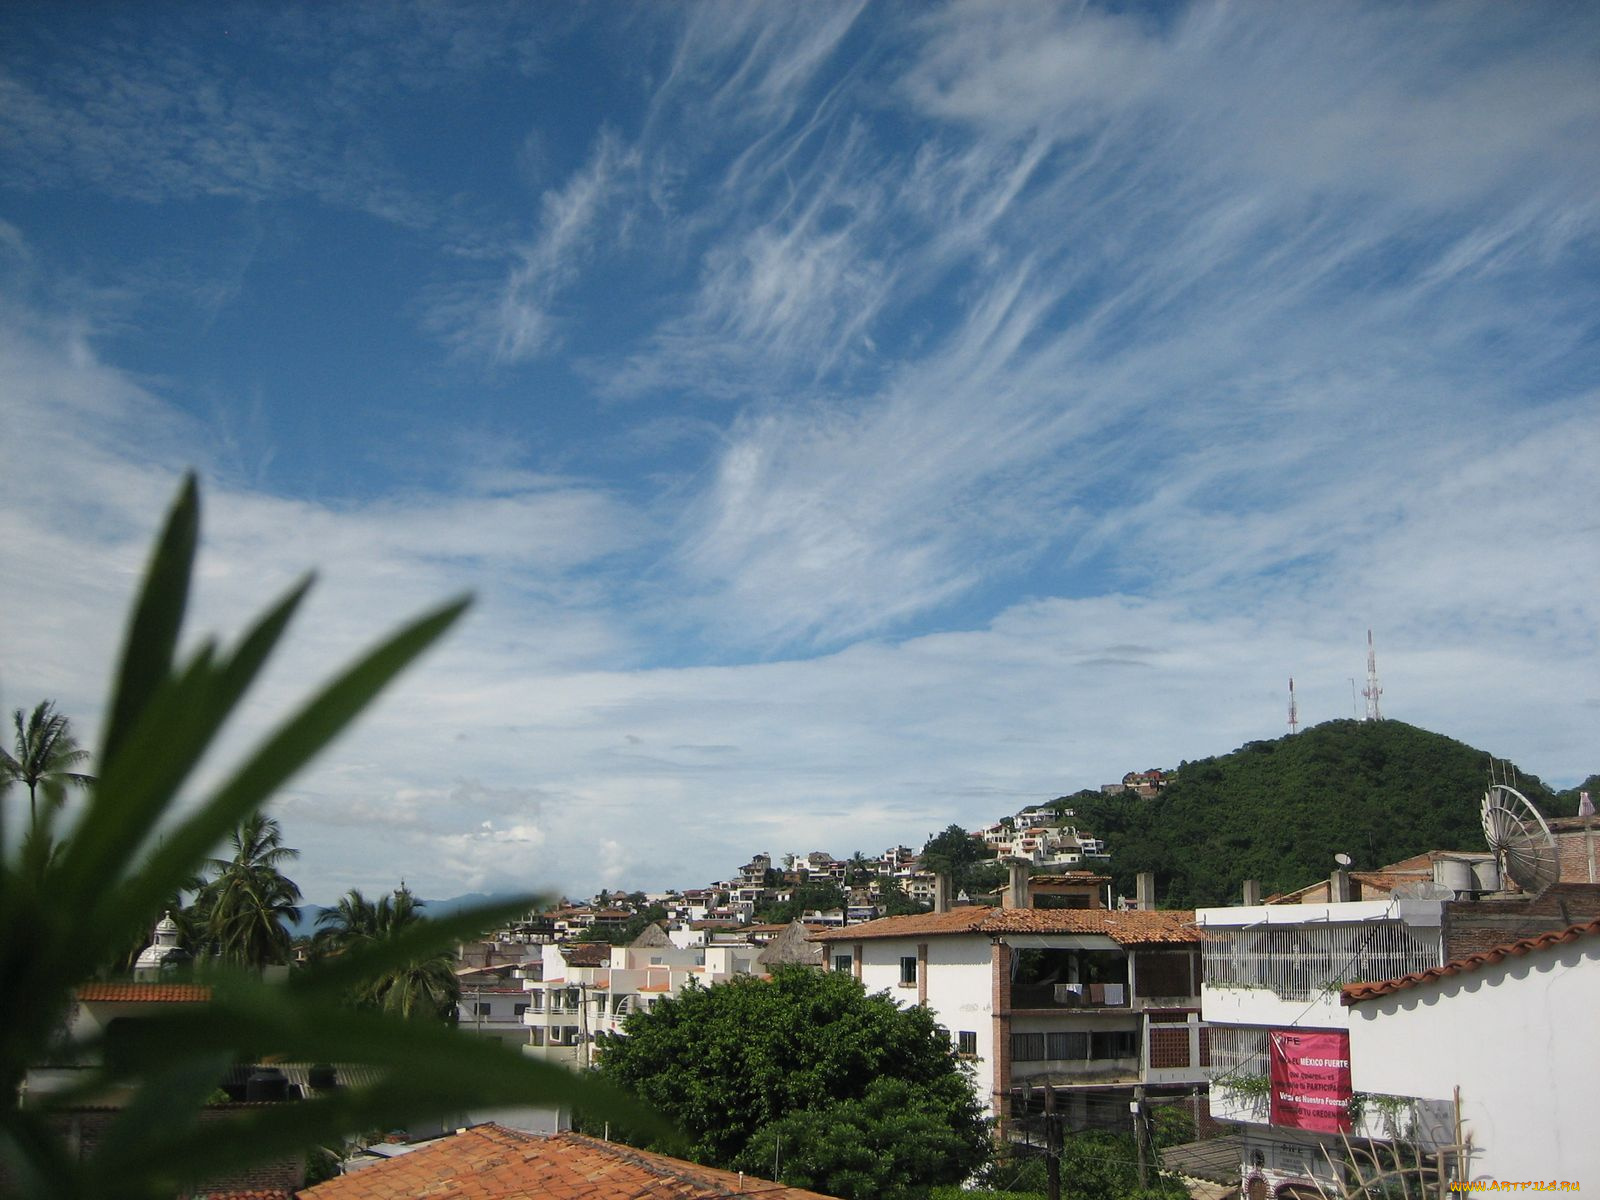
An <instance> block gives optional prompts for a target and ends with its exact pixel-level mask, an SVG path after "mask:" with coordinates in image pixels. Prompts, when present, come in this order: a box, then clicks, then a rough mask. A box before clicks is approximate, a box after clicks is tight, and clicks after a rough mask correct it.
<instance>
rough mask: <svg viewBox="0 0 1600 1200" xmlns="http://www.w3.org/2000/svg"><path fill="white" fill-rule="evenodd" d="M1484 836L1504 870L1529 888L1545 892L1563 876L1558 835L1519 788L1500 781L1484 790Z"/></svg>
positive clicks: (1501, 871) (1536, 892)
mask: <svg viewBox="0 0 1600 1200" xmlns="http://www.w3.org/2000/svg"><path fill="white" fill-rule="evenodd" d="M1482 815H1483V836H1484V838H1485V839H1486V840H1487V841H1488V843H1489V849H1490V850H1492V851H1493V852H1494V858H1495V862H1496V863H1498V864H1499V867H1500V873H1501V874H1502V875H1504V876H1509V877H1510V878H1511V880H1512V881H1513V882H1515V883H1516V885H1517V886H1518V887H1520V888H1521V889H1522V890H1523V891H1525V892H1532V893H1534V894H1535V895H1537V894H1539V893H1540V892H1543V891H1544V890H1545V889H1546V888H1548V887H1549V886H1550V885H1551V884H1553V883H1555V882H1556V881H1557V880H1559V879H1560V878H1561V860H1560V857H1559V855H1558V852H1557V850H1556V839H1555V835H1554V834H1552V833H1551V832H1550V826H1548V825H1546V824H1545V823H1544V818H1543V817H1541V816H1540V815H1539V810H1538V809H1536V808H1535V807H1534V806H1533V805H1532V804H1530V803H1529V802H1528V798H1527V797H1526V796H1524V795H1523V794H1522V793H1521V792H1519V791H1517V789H1516V788H1514V787H1510V786H1508V785H1506V784H1504V783H1497V784H1495V785H1494V786H1493V787H1491V788H1490V789H1489V790H1488V791H1487V792H1485V793H1484V794H1483V806H1482Z"/></svg>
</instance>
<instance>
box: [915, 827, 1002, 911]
mask: <svg viewBox="0 0 1600 1200" xmlns="http://www.w3.org/2000/svg"><path fill="white" fill-rule="evenodd" d="M994 856H995V852H994V850H993V849H991V848H990V847H989V846H987V845H985V844H984V843H983V842H981V841H979V840H978V839H977V838H975V837H973V836H972V835H971V834H970V833H968V832H967V831H966V830H965V829H963V828H961V826H959V825H950V826H947V827H946V828H945V830H944V831H943V832H942V833H936V834H934V835H933V836H932V837H930V838H929V839H928V842H927V844H926V845H925V846H923V847H922V869H923V870H924V871H932V872H934V873H935V874H938V875H944V876H947V877H948V878H949V880H950V891H951V894H952V895H954V894H955V893H957V892H961V891H966V892H967V893H968V894H969V895H970V894H971V893H973V892H975V891H982V890H985V885H986V884H988V882H989V874H988V873H987V872H985V871H984V870H983V868H984V866H985V865H986V864H987V863H989V862H990V861H991V860H992V859H993V858H994ZM991 886H992V885H991Z"/></svg>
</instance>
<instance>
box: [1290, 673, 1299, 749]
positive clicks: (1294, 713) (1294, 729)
mask: <svg viewBox="0 0 1600 1200" xmlns="http://www.w3.org/2000/svg"><path fill="white" fill-rule="evenodd" d="M1299 732H1300V707H1299V705H1297V704H1295V702H1294V676H1293V675H1291V676H1289V735H1290V736H1291V737H1293V736H1294V735H1295V734H1297V733H1299Z"/></svg>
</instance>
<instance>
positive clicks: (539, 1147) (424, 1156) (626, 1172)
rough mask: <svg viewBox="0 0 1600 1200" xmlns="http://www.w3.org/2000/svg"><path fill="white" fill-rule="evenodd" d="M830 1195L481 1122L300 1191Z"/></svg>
mask: <svg viewBox="0 0 1600 1200" xmlns="http://www.w3.org/2000/svg"><path fill="white" fill-rule="evenodd" d="M741 1191H742V1192H743V1193H744V1194H745V1195H759V1196H764V1197H767V1198H768V1200H823V1198H822V1197H819V1196H818V1194H817V1193H816V1192H808V1191H803V1190H802V1189H800V1188H792V1187H784V1186H783V1185H782V1184H776V1183H769V1182H767V1181H766V1180H762V1179H757V1178H755V1177H754V1176H751V1175H746V1176H744V1178H743V1180H742V1187H741V1179H740V1177H739V1176H738V1175H737V1174H735V1173H734V1172H732V1171H718V1170H715V1169H714V1168H711V1167H702V1166H697V1165H696V1164H694V1163H688V1162H684V1161H683V1160H681V1159H677V1158H668V1157H666V1156H665V1155H662V1154H651V1153H649V1152H647V1151H644V1150H635V1149H634V1148H633V1147H631V1146H619V1145H617V1144H616V1143H614V1142H601V1141H596V1140H595V1139H594V1138H587V1137H583V1136H581V1135H580V1134H576V1133H562V1134H557V1135H555V1136H554V1137H536V1136H534V1135H532V1134H526V1133H518V1132H516V1131H515V1130H511V1129H505V1128H503V1127H501V1126H499V1125H479V1126H478V1127H477V1128H475V1129H468V1130H465V1131H463V1132H461V1133H458V1134H456V1135H455V1136H454V1137H448V1138H441V1139H440V1140H438V1141H437V1142H434V1143H432V1144H431V1145H427V1146H422V1147H420V1148H418V1149H416V1150H413V1151H411V1153H409V1154H403V1155H400V1156H399V1157H397V1158H392V1159H390V1160H388V1161H387V1162H382V1163H378V1164H376V1165H374V1166H370V1167H363V1168H362V1169H361V1170H359V1171H353V1172H351V1173H350V1174H349V1175H342V1176H340V1177H339V1178H338V1179H330V1180H328V1182H326V1183H320V1184H318V1185H317V1186H316V1187H313V1188H307V1189H305V1190H304V1191H302V1192H300V1193H299V1195H300V1198H301V1200H410V1198H412V1197H417V1196H427V1197H430V1198H432V1200H491V1198H492V1200H535V1198H536V1197H537V1198H540V1200H542V1198H544V1197H552V1198H555V1200H620V1198H626V1200H721V1198H722V1197H724V1196H735V1195H738V1194H740V1192H741Z"/></svg>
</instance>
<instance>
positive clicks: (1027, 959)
mask: <svg viewBox="0 0 1600 1200" xmlns="http://www.w3.org/2000/svg"><path fill="white" fill-rule="evenodd" d="M1080 886H1081V888H1082V895H1083V897H1084V899H1085V901H1086V906H1085V907H1081V908H1043V907H1037V906H1036V904H1035V900H1036V897H1035V895H1034V894H1033V893H1032V892H1031V891H1030V890H1029V888H1028V881H1027V878H1026V871H1025V866H1024V865H1023V864H1021V863H1013V864H1012V883H1011V886H1010V888H1008V889H1007V893H1006V898H1005V904H1004V906H1003V907H1001V908H992V907H987V906H967V907H957V908H952V909H948V910H947V911H943V912H930V913H921V914H916V915H911V916H904V917H886V918H883V919H881V920H877V921H869V922H867V923H865V924H863V925H854V926H849V927H847V928H845V929H840V930H829V931H826V932H824V933H820V934H816V935H814V937H813V940H814V941H818V942H821V943H822V945H823V947H824V949H825V951H826V955H827V958H826V963H827V965H828V966H829V967H830V968H831V969H833V970H839V971H849V972H850V973H851V974H852V975H854V976H855V978H857V979H859V980H860V981H861V982H862V983H863V984H864V985H865V986H866V987H867V989H868V990H869V991H879V990H886V991H887V992H888V993H889V994H890V995H891V996H892V997H894V998H896V999H897V1000H899V1001H900V1002H901V1003H903V1004H907V1005H910V1004H920V1005H923V1006H925V1007H927V1008H929V1009H931V1010H932V1011H933V1013H934V1015H935V1017H936V1018H937V1019H938V1021H939V1023H940V1024H941V1025H943V1026H944V1027H945V1028H946V1029H947V1030H949V1031H950V1037H951V1040H952V1042H953V1043H954V1045H955V1047H956V1049H957V1051H958V1053H960V1054H961V1055H962V1056H963V1057H964V1058H966V1059H968V1060H969V1061H970V1062H971V1063H972V1065H973V1068H974V1071H975V1073H976V1082H977V1087H978V1091H979V1095H980V1098H981V1099H982V1101H983V1102H984V1105H985V1107H986V1108H987V1110H988V1111H989V1113H990V1114H991V1115H993V1116H995V1117H997V1118H999V1119H1001V1121H1002V1122H1004V1121H1005V1120H1006V1118H1008V1117H1009V1116H1011V1115H1014V1114H1015V1115H1021V1113H1022V1112H1023V1110H1024V1108H1025V1107H1026V1106H1027V1105H1028V1104H1029V1103H1030V1096H1031V1097H1033V1099H1034V1100H1037V1099H1038V1098H1040V1097H1042V1094H1043V1091H1044V1090H1045V1089H1050V1090H1051V1091H1053V1092H1054V1093H1055V1095H1054V1100H1055V1104H1056V1108H1057V1110H1058V1111H1061V1112H1064V1113H1066V1114H1067V1118H1068V1120H1069V1122H1072V1123H1075V1125H1076V1127H1082V1126H1083V1125H1086V1124H1088V1123H1091V1110H1093V1112H1095V1113H1098V1112H1104V1111H1108V1110H1111V1109H1113V1108H1114V1107H1115V1106H1114V1105H1108V1104H1106V1103H1105V1102H1106V1101H1108V1100H1116V1099H1119V1098H1120V1099H1128V1100H1131V1099H1132V1098H1133V1096H1134V1089H1135V1088H1136V1087H1144V1088H1147V1089H1150V1090H1152V1091H1161V1090H1171V1091H1173V1092H1182V1091H1188V1090H1190V1089H1191V1088H1192V1087H1193V1085H1194V1084H1196V1083H1198V1082H1200V1081H1201V1080H1202V1079H1203V1078H1204V1075H1203V1070H1202V1068H1203V1060H1204V1053H1205V1044H1204V1038H1203V1037H1202V1029H1201V1026H1200V1020H1199V1009H1200V1004H1199V994H1200V934H1199V932H1198V931H1197V930H1196V929H1195V928H1193V916H1194V914H1193V913H1190V912H1117V911H1111V910H1108V909H1106V908H1105V907H1104V906H1103V905H1102V904H1100V902H1099V896H1100V889H1099V885H1098V884H1094V883H1089V884H1083V885H1080ZM1121 1111H1122V1112H1123V1113H1124V1114H1126V1112H1127V1109H1126V1107H1123V1108H1122V1110H1121Z"/></svg>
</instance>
